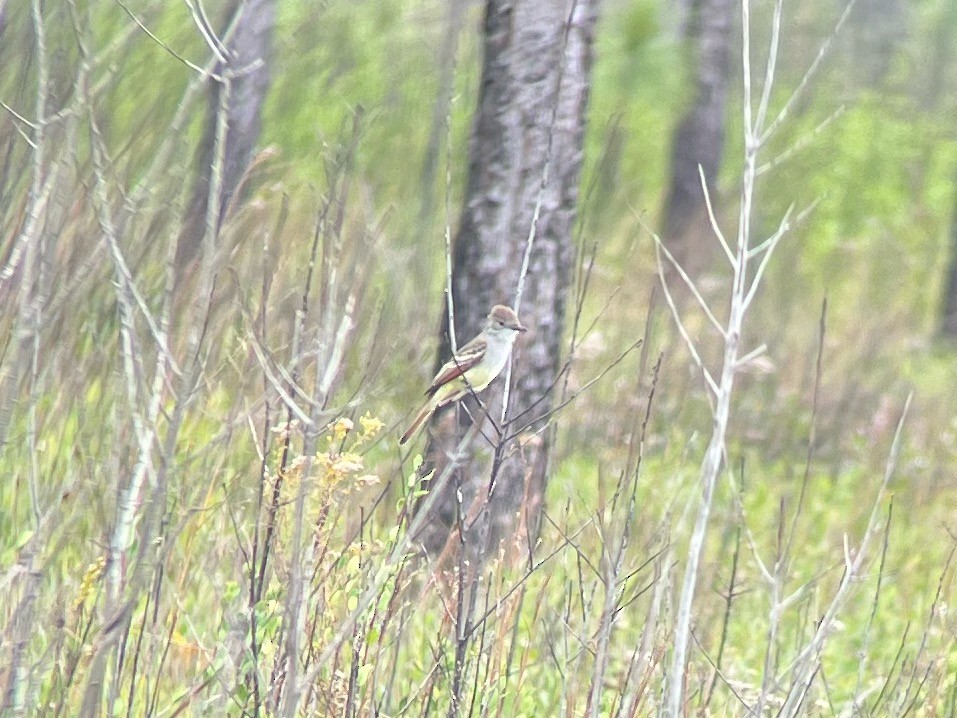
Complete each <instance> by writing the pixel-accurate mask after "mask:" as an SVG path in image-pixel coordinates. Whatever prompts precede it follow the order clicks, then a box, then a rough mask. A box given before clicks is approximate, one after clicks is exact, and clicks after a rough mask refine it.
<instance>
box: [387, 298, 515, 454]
mask: <svg viewBox="0 0 957 718" xmlns="http://www.w3.org/2000/svg"><path fill="white" fill-rule="evenodd" d="M526 331H528V330H527V328H526V327H524V326H522V323H521V322H520V321H519V320H518V315H517V314H516V313H515V310H513V309H512V308H511V307H507V306H505V305H504V304H496V305H495V306H494V307H492V311H490V312H489V313H488V317H487V318H486V320H485V326H484V328H483V329H482V332H481V333H480V334H479V335H478V336H477V337H475V338H474V339H473V340H472V341H470V342H469V343H468V344H466V345H465V346H463V347H462V348H461V349H459V350H458V351H457V352H455V354H454V355H453V356H452V358H451V359H449V361H447V362H446V363H445V364H443V365H442V368H441V369H439V372H438V374H436V375H435V378H434V379H433V380H432V384H431V385H430V386H429V388H428V391H426V392H425V394H426V396H428V397H429V399H428V401H426V402H425V405H424V406H423V407H422V408H421V409H419V412H418V413H417V414H416V415H415V419H413V420H412V423H411V424H409V428H408V429H406V430H405V433H404V434H403V435H402V438H401V439H399V445H400V446H402V445H403V444H405V443H406V442H408V440H409V439H411V438H412V437H413V436H415V434H416V432H418V430H419V429H420V428H421V426H422V424H424V423H425V422H426V420H428V418H429V417H430V416H432V414H434V413H435V412H436V411H437V410H439V409H441V408H442V407H443V406H447V405H449V404H451V403H452V402H455V401H458V400H459V399H462V398H463V397H465V396H466V395H467V394H469V393H471V392H480V391H482V390H483V389H485V387H487V386H488V385H489V384H491V383H492V381H493V380H494V379H495V377H497V376H498V375H499V374H501V373H502V369H504V368H505V364H506V362H508V357H509V354H511V353H512V345H513V344H514V343H515V339H516V338H517V337H518V335H519V334H520V333H524V332H526Z"/></svg>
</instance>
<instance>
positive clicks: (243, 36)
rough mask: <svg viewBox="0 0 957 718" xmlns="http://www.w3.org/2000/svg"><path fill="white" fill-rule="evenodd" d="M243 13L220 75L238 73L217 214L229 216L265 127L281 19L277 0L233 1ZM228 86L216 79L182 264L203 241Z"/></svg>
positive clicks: (232, 93) (231, 97)
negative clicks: (274, 44)
mask: <svg viewBox="0 0 957 718" xmlns="http://www.w3.org/2000/svg"><path fill="white" fill-rule="evenodd" d="M236 12H239V13H241V15H240V16H239V18H238V19H237V20H236V29H235V31H234V32H233V35H232V38H231V39H230V41H229V44H228V54H227V59H228V63H226V64H225V65H224V64H223V63H220V64H219V66H218V67H217V70H216V71H217V74H220V73H223V72H231V73H234V77H233V79H232V81H231V82H230V88H229V98H228V100H229V102H228V114H229V117H228V118H227V125H228V128H227V130H226V141H225V147H224V154H223V177H222V185H221V190H220V192H219V197H218V198H215V199H216V201H217V202H218V204H219V207H218V216H219V220H220V222H222V220H223V219H224V217H225V215H226V212H227V210H228V209H229V206H230V202H231V201H232V200H233V197H234V196H235V194H236V191H237V190H238V189H239V188H240V183H241V182H242V180H243V177H244V176H245V174H246V170H247V169H248V167H249V164H250V162H251V160H252V158H253V151H254V150H255V148H256V144H257V143H258V142H259V135H260V133H261V131H262V108H263V104H265V102H266V94H267V93H268V91H269V84H270V80H271V75H270V71H269V63H270V53H271V50H272V36H273V28H274V27H275V18H276V0H246V2H234V3H233V6H232V10H231V12H230V13H229V17H234V16H235V13H236ZM222 91H223V86H222V85H221V84H220V83H218V82H213V83H212V92H211V93H210V102H209V113H208V114H209V116H208V120H207V123H206V129H205V132H204V133H203V139H202V145H201V146H200V160H199V173H198V175H197V179H196V188H195V190H194V192H193V201H192V204H191V205H190V210H189V215H188V219H187V222H186V225H185V227H184V231H183V234H182V235H181V236H180V240H179V246H178V248H177V260H178V263H179V264H180V266H182V265H183V264H186V263H188V262H189V261H190V260H192V258H193V257H195V256H196V253H197V251H198V249H199V247H200V246H201V245H202V238H203V233H204V231H205V223H206V213H207V210H208V207H209V201H210V196H209V195H210V182H211V181H212V166H213V163H214V162H215V158H214V156H213V155H214V152H215V149H216V122H217V113H218V108H219V105H220V93H221V92H222Z"/></svg>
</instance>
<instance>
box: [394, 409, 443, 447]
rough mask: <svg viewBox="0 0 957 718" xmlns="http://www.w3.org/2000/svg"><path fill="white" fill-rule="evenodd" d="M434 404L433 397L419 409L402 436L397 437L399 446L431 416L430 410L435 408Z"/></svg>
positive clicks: (414, 433) (413, 434)
mask: <svg viewBox="0 0 957 718" xmlns="http://www.w3.org/2000/svg"><path fill="white" fill-rule="evenodd" d="M436 408H437V407H436V404H435V400H434V399H429V400H428V401H427V402H426V403H425V406H423V407H422V408H421V409H419V413H418V414H416V415H415V419H413V420H412V423H411V424H409V428H408V429H406V430H405V433H404V434H403V435H402V438H401V439H399V446H402V445H403V444H405V443H406V442H407V441H408V440H409V439H411V438H412V437H413V436H415V435H416V433H417V432H418V431H419V429H420V428H422V424H424V423H425V422H426V420H427V419H428V418H429V417H430V416H432V412H434V411H435V410H436Z"/></svg>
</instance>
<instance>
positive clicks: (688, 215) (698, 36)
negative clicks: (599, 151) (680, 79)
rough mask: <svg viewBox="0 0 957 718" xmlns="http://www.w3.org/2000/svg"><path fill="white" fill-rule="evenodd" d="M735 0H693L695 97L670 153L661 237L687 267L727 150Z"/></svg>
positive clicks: (704, 227)
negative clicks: (704, 186) (706, 193)
mask: <svg viewBox="0 0 957 718" xmlns="http://www.w3.org/2000/svg"><path fill="white" fill-rule="evenodd" d="M735 7H736V6H735V4H734V3H733V2H732V0H694V2H693V4H692V6H691V13H690V17H689V19H688V25H687V30H688V39H689V41H690V43H691V44H692V46H693V49H694V53H695V62H694V67H695V95H694V100H693V102H692V104H691V107H690V108H689V109H688V112H687V114H685V116H684V118H683V119H682V120H681V123H680V124H679V125H678V130H677V132H676V133H675V138H674V143H673V145H672V149H671V185H670V187H669V189H668V195H667V199H666V200H665V211H664V225H663V231H662V236H663V237H664V238H665V239H666V241H668V242H669V245H670V246H671V247H673V251H674V253H675V254H676V256H677V257H678V258H679V259H680V260H681V261H682V262H683V263H689V262H690V263H691V264H697V263H698V261H697V257H699V256H700V255H701V254H702V252H701V251H700V250H701V247H700V246H697V245H701V244H702V242H701V241H696V240H700V239H702V238H703V237H704V235H705V233H706V232H707V231H708V225H707V215H706V213H705V210H706V207H705V198H704V191H703V190H702V189H701V178H700V176H699V174H698V166H699V165H700V166H701V169H702V170H703V172H704V178H705V182H707V185H708V191H709V192H713V191H714V187H715V181H716V180H717V177H718V170H719V169H720V167H721V157H722V153H723V151H724V134H725V105H726V104H727V94H728V66H729V61H730V55H731V29H732V26H733V23H732V15H733V13H734V8H735Z"/></svg>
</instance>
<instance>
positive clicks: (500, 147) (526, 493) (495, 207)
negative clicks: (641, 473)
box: [423, 0, 598, 555]
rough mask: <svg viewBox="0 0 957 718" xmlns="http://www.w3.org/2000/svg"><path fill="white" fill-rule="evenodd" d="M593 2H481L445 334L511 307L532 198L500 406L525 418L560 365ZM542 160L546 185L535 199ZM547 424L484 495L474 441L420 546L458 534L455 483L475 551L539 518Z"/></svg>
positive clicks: (442, 437) (534, 412) (437, 456)
mask: <svg viewBox="0 0 957 718" xmlns="http://www.w3.org/2000/svg"><path fill="white" fill-rule="evenodd" d="M597 4H598V3H597V0H575V2H574V4H572V2H570V1H566V0H518V1H515V0H488V2H487V5H486V15H485V28H484V33H485V55H484V65H483V70H482V83H481V87H480V96H479V100H478V111H477V114H476V119H475V124H474V126H473V130H472V140H471V145H470V151H469V179H468V187H467V191H466V196H465V205H464V208H463V210H462V215H461V219H460V223H459V229H458V233H457V235H456V238H455V244H454V250H453V253H454V254H453V271H452V296H453V302H454V307H455V335H456V339H457V340H458V344H459V345H461V344H463V343H464V342H465V341H467V340H469V339H470V338H471V337H473V336H475V334H477V333H478V332H479V331H480V330H481V327H482V324H483V321H484V318H485V315H486V314H488V311H489V309H490V308H491V307H492V305H494V304H497V303H503V304H509V305H512V304H513V303H514V299H515V294H516V287H517V285H518V281H519V276H520V273H521V266H522V258H523V254H524V252H525V247H526V239H527V237H528V234H529V229H530V227H531V225H532V217H533V215H534V212H535V206H536V203H537V201H538V199H539V196H540V194H541V211H540V217H539V220H538V223H537V229H536V236H535V241H534V245H533V249H532V252H531V256H530V262H529V268H528V275H527V278H526V280H525V287H524V294H523V297H522V304H521V309H520V312H519V314H520V318H521V320H522V322H523V323H524V324H525V325H526V326H527V327H529V331H528V333H527V334H525V335H522V336H520V337H519V340H518V342H517V343H516V346H515V349H514V352H513V374H512V385H513V389H512V392H511V397H510V402H509V403H510V407H509V416H510V417H516V416H519V415H521V414H522V413H523V412H526V410H528V411H527V413H526V416H525V420H528V419H531V418H534V417H536V416H539V415H541V414H543V413H545V412H546V411H548V409H549V407H550V406H551V394H550V393H549V392H550V389H551V387H552V383H553V381H554V379H555V376H556V372H557V371H558V370H559V363H560V358H561V340H562V334H563V329H564V320H565V302H566V296H567V293H568V292H567V290H568V286H569V283H570V275H571V263H572V257H573V228H574V224H575V216H576V205H577V201H578V183H579V176H580V170H581V165H582V142H583V138H584V129H585V110H586V107H587V103H588V90H589V80H590V73H591V64H592V41H593V37H594V27H595V21H596V18H597ZM569 17H570V18H571V23H570V25H569V27H568V31H567V33H566V24H567V23H568V20H569ZM550 138H551V140H550ZM549 156H550V163H549V172H548V181H547V184H546V185H545V186H544V190H541V181H542V177H543V172H544V170H545V164H546V161H548V158H549ZM449 351H450V348H449V343H448V317H447V315H446V314H445V313H443V324H442V345H441V348H440V351H439V356H438V358H437V363H438V364H441V363H442V362H444V361H445V360H446V359H447V358H448V356H449ZM503 384H504V382H503V381H502V380H501V379H499V380H497V381H496V382H494V383H493V385H492V387H491V388H489V389H488V390H487V391H486V392H485V393H484V394H483V396H482V399H483V401H484V402H485V404H486V406H488V407H489V409H490V411H491V415H492V417H494V418H495V420H496V421H498V420H499V418H500V417H501V396H502V387H503ZM467 403H470V404H473V405H472V406H471V411H472V415H473V416H476V417H481V416H482V412H481V409H479V408H477V407H476V406H474V402H467ZM533 405H534V408H533V409H530V407H532V406H533ZM458 414H459V417H460V420H461V421H460V423H459V425H456V422H455V420H454V418H453V417H454V416H455V415H456V410H449V411H447V412H446V413H445V414H443V416H442V417H440V418H439V419H438V420H437V422H436V429H435V432H434V435H433V438H432V440H430V443H429V449H428V451H427V455H428V456H429V457H430V460H431V461H432V462H434V465H435V466H436V468H437V471H441V467H442V465H443V464H444V462H445V460H446V457H447V455H448V452H449V451H450V447H454V446H455V445H456V444H457V442H458V437H461V436H462V435H463V433H462V431H463V429H464V427H465V426H468V425H470V424H471V420H470V419H469V418H468V415H467V414H466V412H465V411H461V410H459V411H458ZM520 423H522V424H523V423H525V421H522V422H520ZM543 424H544V422H541V421H540V422H537V423H535V424H533V425H531V426H529V427H527V430H526V431H525V432H524V433H523V435H522V436H521V437H519V438H518V439H516V440H514V441H513V442H511V443H510V444H509V446H508V447H507V448H506V450H505V451H504V452H503V453H502V454H501V457H500V458H502V459H503V461H502V462H501V464H500V466H499V467H498V470H497V472H496V474H495V475H496V480H495V486H494V490H493V491H491V497H490V498H489V493H490V491H489V485H490V476H491V475H492V474H491V469H490V463H491V455H492V454H493V453H494V449H493V447H492V443H494V437H495V434H494V432H493V431H492V430H491V427H490V426H487V427H486V429H487V431H486V432H485V433H486V435H487V436H488V437H490V438H492V439H493V442H489V441H488V440H487V439H484V438H482V437H481V436H480V437H479V439H478V440H477V442H476V443H477V445H476V446H474V447H472V452H471V456H470V459H469V460H468V461H467V462H466V463H465V465H463V466H462V467H461V468H460V469H459V474H458V476H457V477H456V481H453V482H452V486H453V488H452V490H450V491H448V492H446V493H445V495H443V496H441V497H439V507H438V510H437V512H436V516H435V517H434V518H435V520H434V521H432V522H431V523H430V528H429V531H428V532H427V534H426V535H425V536H423V542H424V544H425V546H426V547H427V548H428V549H429V550H430V551H433V552H435V551H438V550H441V548H442V546H443V545H444V544H445V541H446V538H447V537H448V536H449V533H450V529H451V528H452V527H454V526H455V525H456V508H457V501H456V497H455V493H456V492H455V490H454V485H455V484H458V483H461V490H462V497H463V501H462V510H463V514H465V519H464V525H465V528H466V532H465V536H466V539H467V542H468V543H469V544H470V551H469V552H470V553H472V554H473V555H474V553H475V552H476V551H480V550H481V547H482V546H485V547H493V546H494V545H495V544H496V542H497V540H498V539H499V538H500V537H502V536H503V535H505V534H504V532H505V531H506V529H507V528H508V527H512V526H513V525H514V521H515V519H516V517H519V519H520V520H521V521H522V522H524V521H526V520H528V519H531V523H532V524H534V523H535V521H537V514H538V510H539V507H540V503H541V494H542V490H543V486H544V481H545V475H546V471H547V460H548V450H549V445H548V444H549V441H548V434H547V432H545V431H539V430H541V429H542V428H543ZM513 428H516V427H513ZM536 432H537V433H536ZM486 499H488V502H487V503H486ZM525 527H526V528H532V527H529V526H525ZM522 533H524V532H522ZM516 535H518V534H516Z"/></svg>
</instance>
